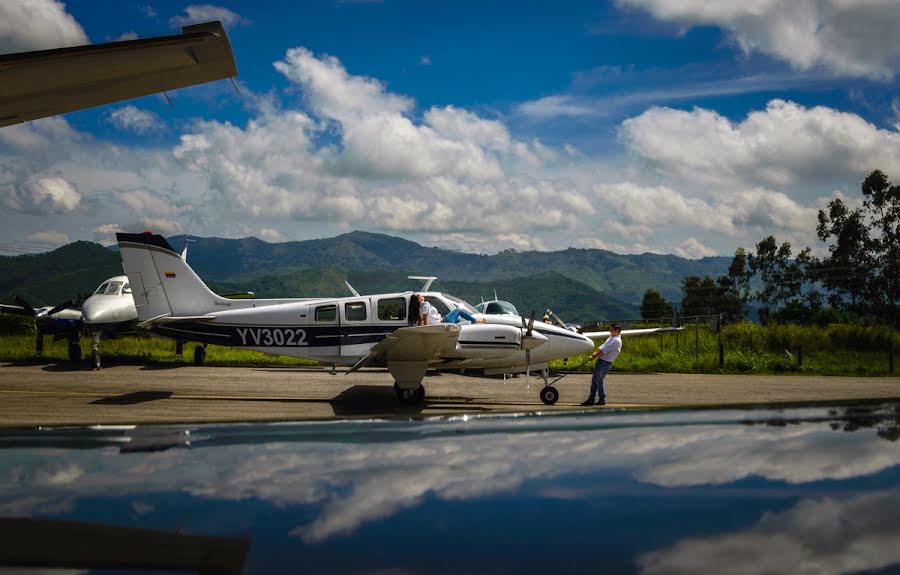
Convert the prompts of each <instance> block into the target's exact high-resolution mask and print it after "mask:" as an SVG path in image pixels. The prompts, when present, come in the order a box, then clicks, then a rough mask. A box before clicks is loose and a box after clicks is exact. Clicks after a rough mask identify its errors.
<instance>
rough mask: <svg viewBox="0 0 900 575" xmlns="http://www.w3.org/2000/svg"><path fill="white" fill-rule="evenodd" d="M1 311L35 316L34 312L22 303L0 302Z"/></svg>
mask: <svg viewBox="0 0 900 575" xmlns="http://www.w3.org/2000/svg"><path fill="white" fill-rule="evenodd" d="M0 312H2V313H12V314H15V315H27V316H29V317H34V312H31V311H28V310H27V309H25V308H24V307H22V306H20V305H8V304H5V303H0Z"/></svg>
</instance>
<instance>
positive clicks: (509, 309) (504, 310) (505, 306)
mask: <svg viewBox="0 0 900 575" xmlns="http://www.w3.org/2000/svg"><path fill="white" fill-rule="evenodd" d="M484 313H488V314H492V315H519V311H518V310H517V309H516V306H514V305H513V304H511V303H509V302H508V301H492V302H490V303H488V304H487V308H486V309H485V312H484Z"/></svg>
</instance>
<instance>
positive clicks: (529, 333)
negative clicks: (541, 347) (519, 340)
mask: <svg viewBox="0 0 900 575" xmlns="http://www.w3.org/2000/svg"><path fill="white" fill-rule="evenodd" d="M532 330H534V309H532V310H531V319H530V320H528V331H527V332H525V335H526V336H528V337H531V332H532Z"/></svg>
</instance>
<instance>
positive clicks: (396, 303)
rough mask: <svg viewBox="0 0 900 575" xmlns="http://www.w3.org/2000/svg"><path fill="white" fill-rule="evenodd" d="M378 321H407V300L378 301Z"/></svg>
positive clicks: (396, 298) (390, 299) (393, 298)
mask: <svg viewBox="0 0 900 575" xmlns="http://www.w3.org/2000/svg"><path fill="white" fill-rule="evenodd" d="M378 319H380V320H382V321H401V320H404V319H406V298H402V297H391V298H385V299H380V300H378Z"/></svg>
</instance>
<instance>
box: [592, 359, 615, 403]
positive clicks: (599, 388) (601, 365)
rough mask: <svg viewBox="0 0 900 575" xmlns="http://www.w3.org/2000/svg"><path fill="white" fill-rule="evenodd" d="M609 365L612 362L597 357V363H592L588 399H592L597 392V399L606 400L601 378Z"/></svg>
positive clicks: (607, 371) (604, 376) (604, 375)
mask: <svg viewBox="0 0 900 575" xmlns="http://www.w3.org/2000/svg"><path fill="white" fill-rule="evenodd" d="M611 367H612V362H610V361H604V360H602V359H598V360H597V363H595V364H594V375H593V377H591V395H590V396H588V399H589V400H591V401H593V400H594V395H598V394H599V395H598V399H600V400H601V401H606V389H605V388H604V387H603V380H604V378H606V374H607V373H609V369H610V368H611Z"/></svg>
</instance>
